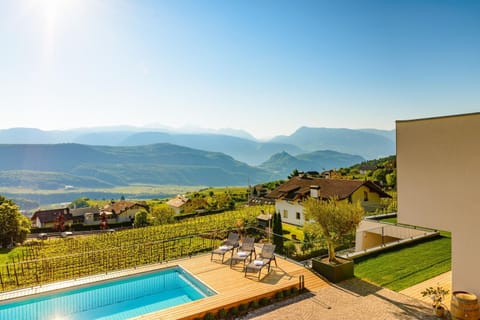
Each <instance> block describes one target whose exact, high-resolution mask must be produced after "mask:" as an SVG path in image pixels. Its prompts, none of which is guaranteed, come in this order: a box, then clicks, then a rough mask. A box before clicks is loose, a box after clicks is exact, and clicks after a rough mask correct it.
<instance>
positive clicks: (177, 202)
mask: <svg viewBox="0 0 480 320" xmlns="http://www.w3.org/2000/svg"><path fill="white" fill-rule="evenodd" d="M188 201H189V199H188V198H187V197H185V196H182V195H177V196H176V197H175V198H173V199H170V200H168V201H167V204H168V205H169V206H171V207H175V208H180V207H182V206H183V205H184V204H186V203H187V202H188Z"/></svg>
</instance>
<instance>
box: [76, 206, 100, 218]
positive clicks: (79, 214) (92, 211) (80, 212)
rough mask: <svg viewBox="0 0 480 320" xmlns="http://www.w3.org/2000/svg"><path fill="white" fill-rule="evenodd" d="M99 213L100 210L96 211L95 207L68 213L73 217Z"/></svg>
mask: <svg viewBox="0 0 480 320" xmlns="http://www.w3.org/2000/svg"><path fill="white" fill-rule="evenodd" d="M99 212H100V209H98V208H97V207H89V208H78V209H70V213H71V214H72V216H74V217H76V216H83V215H85V213H93V214H96V213H99Z"/></svg>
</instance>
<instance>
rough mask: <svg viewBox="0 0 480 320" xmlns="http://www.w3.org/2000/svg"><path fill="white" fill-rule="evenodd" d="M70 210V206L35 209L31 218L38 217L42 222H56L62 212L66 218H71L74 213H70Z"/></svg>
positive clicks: (34, 219)
mask: <svg viewBox="0 0 480 320" xmlns="http://www.w3.org/2000/svg"><path fill="white" fill-rule="evenodd" d="M69 210H70V209H69V208H59V209H50V210H38V211H35V213H34V214H33V216H32V218H31V220H33V221H36V220H37V218H38V219H39V220H40V222H41V223H49V222H54V221H55V220H56V219H57V217H58V216H59V215H60V214H61V213H63V214H64V217H65V220H71V219H72V215H71V214H70V211H69Z"/></svg>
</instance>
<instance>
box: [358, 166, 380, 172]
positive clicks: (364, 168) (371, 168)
mask: <svg viewBox="0 0 480 320" xmlns="http://www.w3.org/2000/svg"><path fill="white" fill-rule="evenodd" d="M375 170H377V166H374V165H368V164H362V165H361V166H360V167H358V171H359V172H360V174H367V173H369V172H371V171H375Z"/></svg>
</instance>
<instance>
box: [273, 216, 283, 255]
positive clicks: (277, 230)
mask: <svg viewBox="0 0 480 320" xmlns="http://www.w3.org/2000/svg"><path fill="white" fill-rule="evenodd" d="M272 229H273V244H275V251H276V252H278V253H283V227H282V216H281V214H280V212H276V213H274V214H273V228H272Z"/></svg>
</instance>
